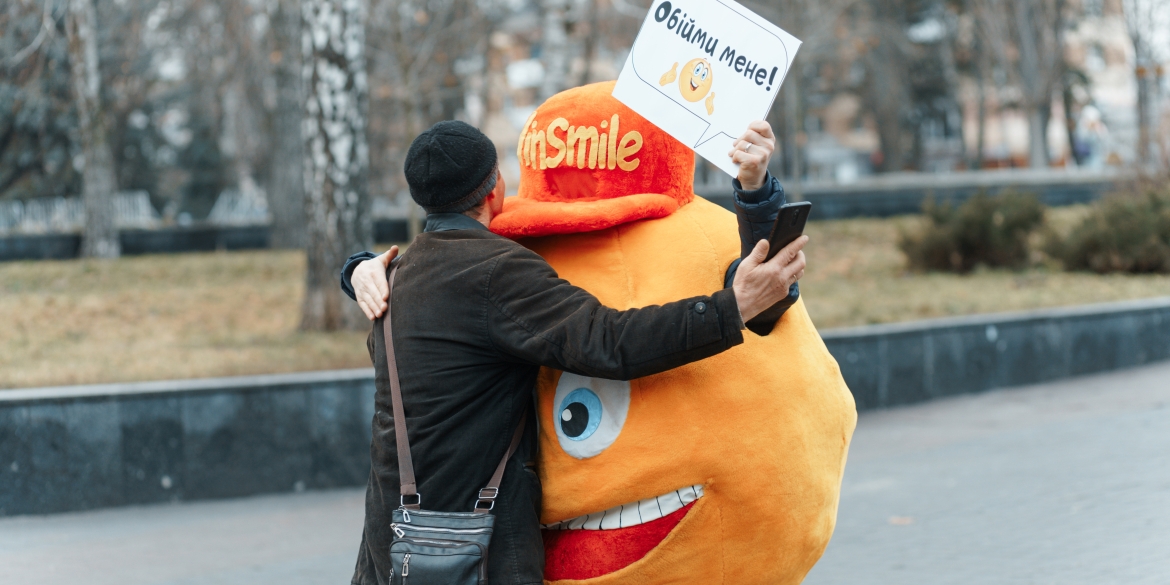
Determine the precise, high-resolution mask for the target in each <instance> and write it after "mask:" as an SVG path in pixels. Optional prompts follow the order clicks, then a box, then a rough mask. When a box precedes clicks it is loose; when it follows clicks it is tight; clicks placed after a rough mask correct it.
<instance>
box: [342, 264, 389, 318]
mask: <svg viewBox="0 0 1170 585" xmlns="http://www.w3.org/2000/svg"><path fill="white" fill-rule="evenodd" d="M397 255H398V246H391V247H390V249H389V250H387V251H386V253H385V254H382V255H381V256H375V257H374V258H370V259H369V260H366V261H365V262H362V263H361V264H358V265H357V268H354V269H353V276H352V277H351V278H350V283H351V284H353V293H354V296H355V297H357V302H358V306H359V307H361V308H362V312H363V313H365V314H366V318H367V319H369V320H370V321H373V320H375V319H377V318H378V317H381V316H382V313H384V312H386V301H387V298H388V297H389V296H390V287H389V285H388V284H387V283H386V270H388V269H389V268H390V261H391V260H393V259H394V257H395V256H397Z"/></svg>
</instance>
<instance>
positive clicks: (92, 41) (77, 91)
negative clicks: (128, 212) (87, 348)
mask: <svg viewBox="0 0 1170 585" xmlns="http://www.w3.org/2000/svg"><path fill="white" fill-rule="evenodd" d="M66 31H67V34H68V36H69V75H70V78H71V82H72V85H73V98H74V101H75V103H76V106H77V122H78V124H77V125H78V130H79V133H80V135H81V149H82V156H83V158H84V160H85V163H84V164H85V170H84V171H83V172H82V200H83V202H84V204H85V231H84V232H83V233H82V236H81V255H82V256H84V257H87V258H117V257H118V256H119V255H120V254H121V253H122V246H121V244H120V242H119V241H118V225H117V213H116V211H115V208H114V197H115V195H116V194H117V190H118V185H117V179H116V178H115V176H114V156H113V153H112V152H111V151H110V139H109V131H108V129H107V127H106V113H105V108H103V107H102V99H101V74H100V72H99V71H98V51H97V13H96V11H95V10H94V7H93V0H70V3H69V15H68V18H67V20H66Z"/></svg>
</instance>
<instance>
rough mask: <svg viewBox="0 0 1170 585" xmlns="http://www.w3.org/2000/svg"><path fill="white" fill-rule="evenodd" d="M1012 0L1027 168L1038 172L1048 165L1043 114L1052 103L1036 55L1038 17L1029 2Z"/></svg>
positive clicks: (1037, 52)
mask: <svg viewBox="0 0 1170 585" xmlns="http://www.w3.org/2000/svg"><path fill="white" fill-rule="evenodd" d="M1032 1H1033V0H1015V1H1014V2H1013V4H1014V6H1015V16H1016V18H1015V24H1016V30H1017V32H1018V35H1017V38H1018V39H1019V43H1020V47H1019V49H1020V80H1021V82H1022V85H1023V86H1024V87H1023V89H1024V102H1025V107H1026V108H1027V115H1028V166H1030V167H1032V168H1034V169H1042V168H1046V167H1047V166H1048V148H1047V142H1048V141H1047V137H1048V132H1047V128H1045V126H1044V118H1045V116H1044V112H1043V110H1044V109H1045V108H1048V107H1049V106H1050V104H1051V101H1052V95H1051V94H1050V93H1049V92H1048V89H1049V85H1048V84H1047V83H1046V79H1047V77H1046V75H1045V72H1043V71H1041V70H1040V54H1039V48H1038V46H1037V42H1036V41H1037V39H1036V27H1037V25H1038V24H1041V23H1037V22H1036V19H1037V18H1038V17H1037V15H1036V13H1035V11H1034V10H1033V8H1034V7H1033V6H1032V5H1031V2H1032Z"/></svg>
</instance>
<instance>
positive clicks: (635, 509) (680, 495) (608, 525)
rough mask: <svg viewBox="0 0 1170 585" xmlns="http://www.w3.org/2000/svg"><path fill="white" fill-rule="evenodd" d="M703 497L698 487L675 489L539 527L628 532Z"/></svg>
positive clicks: (701, 488) (701, 489) (696, 485)
mask: <svg viewBox="0 0 1170 585" xmlns="http://www.w3.org/2000/svg"><path fill="white" fill-rule="evenodd" d="M701 497H703V486H702V485H700V484H695V485H690V486H687V487H684V488H679V489H677V490H674V491H673V492H668V493H665V494H662V495H661V496H656V497H653V498H646V499H645V500H641V501H638V502H634V503H631V504H622V505H620V506H615V507H613V508H610V509H608V510H606V511H604V512H594V513H592V514H586V515H584V516H578V517H576V518H570V519H568V520H562V521H560V522H556V523H553V524H542V525H541V528H544V529H545V530H614V529H617V528H629V527H630V526H637V525H639V524H644V523H646V522H650V521H652V520H657V519H659V518H662V517H663V516H668V515H670V514H673V513H675V512H677V511H679V510H681V509H682V508H683V506H686V505H687V504H689V503H691V502H693V501H695V500H697V499H699V498H701Z"/></svg>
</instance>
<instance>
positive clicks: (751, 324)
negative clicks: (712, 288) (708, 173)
mask: <svg viewBox="0 0 1170 585" xmlns="http://www.w3.org/2000/svg"><path fill="white" fill-rule="evenodd" d="M731 185H732V188H733V189H734V191H735V217H736V219H737V220H738V221H739V259H738V260H736V261H735V262H732V263H731V266H728V267H727V273H726V276H725V277H724V281H723V283H724V286H726V287H728V288H730V287H731V285H732V283H734V282H735V272H736V270H738V269H739V263H740V262H742V261H743V259H744V258H747V255H748V254H751V253H752V249H754V248H755V247H756V242H759V241H760V240H763V239H766V238H767V237H768V236H769V235H771V233H772V224H773V223H776V216H777V215H779V214H780V207H781V206H783V205H784V203H785V197H784V187H783V186H782V185H781V184H780V181H779V180H777V179H776V177H773V176H772V173H770V172H769V173H768V174H767V176H765V177H764V186H762V187H760V188H759V189H756V190H755V191H745V190H744V188H743V185H741V184H740V182H739V179H732V180H731ZM798 298H800V284H799V283H796V282H794V283H792V286H790V287H789V288H788V296H787V297H785V298H783V299H781V300H780V301H778V302H777V303H776V304H774V305H772V306H771V307H768V308H767V309H765V310H764V311H763V312H762V313H760V314H759V315H756V316H755V317H753V318H752V319H751V320H750V321H748V322H747V328H748V329H749V330H750V331H751V332H752V333H755V334H756V335H767V334H769V333H771V332H772V329H773V328H774V327H775V326H776V322H777V321H779V320H780V317H782V316H784V312H785V311H787V310H788V307H791V306H792V305H793V303H795V302H796V299H798Z"/></svg>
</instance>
